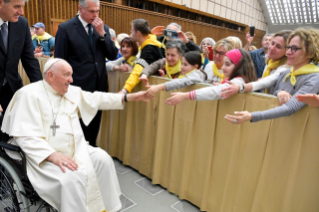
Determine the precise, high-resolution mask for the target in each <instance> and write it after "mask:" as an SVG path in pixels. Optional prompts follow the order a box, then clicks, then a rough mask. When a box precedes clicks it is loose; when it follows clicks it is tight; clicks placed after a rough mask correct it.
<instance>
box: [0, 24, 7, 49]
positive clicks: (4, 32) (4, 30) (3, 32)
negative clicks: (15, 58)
mask: <svg viewBox="0 0 319 212" xmlns="http://www.w3.org/2000/svg"><path fill="white" fill-rule="evenodd" d="M1 35H2V39H3V43H4V48H5V50H6V52H7V51H8V30H7V24H6V23H3V24H2V25H1Z"/></svg>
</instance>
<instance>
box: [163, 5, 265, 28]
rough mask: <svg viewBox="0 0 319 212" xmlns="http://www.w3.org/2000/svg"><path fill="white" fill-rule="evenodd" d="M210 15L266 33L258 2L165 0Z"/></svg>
mask: <svg viewBox="0 0 319 212" xmlns="http://www.w3.org/2000/svg"><path fill="white" fill-rule="evenodd" d="M165 1H168V2H172V3H175V4H179V5H184V4H185V5H186V7H189V8H192V9H195V10H200V11H203V12H206V13H210V14H213V15H216V16H219V17H222V18H226V19H228V20H232V21H236V22H239V23H243V24H247V25H248V26H255V27H256V29H259V30H263V31H266V28H267V25H266V21H265V17H264V15H263V12H262V10H261V6H260V3H259V1H258V0H165Z"/></svg>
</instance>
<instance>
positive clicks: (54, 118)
mask: <svg viewBox="0 0 319 212" xmlns="http://www.w3.org/2000/svg"><path fill="white" fill-rule="evenodd" d="M42 83H43V87H44V90H45V92H46V93H47V96H48V99H49V103H50V105H51V109H52V115H53V123H55V121H56V118H57V117H58V114H59V110H60V105H61V102H62V95H60V96H61V97H60V103H59V107H58V112H57V113H56V116H55V117H54V111H53V106H52V104H51V101H50V97H49V93H48V91H47V88H46V87H45V84H44V82H43V81H42Z"/></svg>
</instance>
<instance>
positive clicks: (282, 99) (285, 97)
mask: <svg viewBox="0 0 319 212" xmlns="http://www.w3.org/2000/svg"><path fill="white" fill-rule="evenodd" d="M277 98H278V101H279V104H280V105H283V104H285V103H286V102H288V101H289V99H290V98H291V95H290V93H288V92H286V91H280V92H279V93H278V94H277Z"/></svg>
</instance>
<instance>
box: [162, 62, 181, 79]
mask: <svg viewBox="0 0 319 212" xmlns="http://www.w3.org/2000/svg"><path fill="white" fill-rule="evenodd" d="M181 64H182V61H181V60H180V59H179V60H178V62H177V63H176V65H175V66H169V65H168V62H167V61H166V62H165V71H166V76H165V77H167V78H170V79H172V76H171V75H174V74H177V73H179V72H181Z"/></svg>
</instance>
